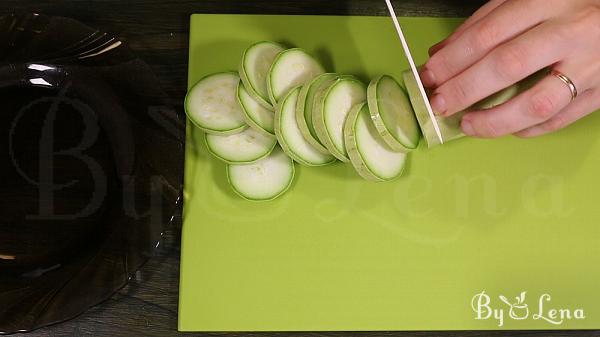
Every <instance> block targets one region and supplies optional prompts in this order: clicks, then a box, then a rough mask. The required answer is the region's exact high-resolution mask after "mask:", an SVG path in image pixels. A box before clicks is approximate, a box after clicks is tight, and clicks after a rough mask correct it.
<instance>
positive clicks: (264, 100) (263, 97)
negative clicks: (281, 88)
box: [239, 41, 285, 110]
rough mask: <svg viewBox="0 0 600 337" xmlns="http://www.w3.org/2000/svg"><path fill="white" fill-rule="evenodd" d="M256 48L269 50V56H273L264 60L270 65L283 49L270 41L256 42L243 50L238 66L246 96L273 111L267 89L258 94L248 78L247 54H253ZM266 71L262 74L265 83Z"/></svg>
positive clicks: (254, 85)
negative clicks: (248, 95)
mask: <svg viewBox="0 0 600 337" xmlns="http://www.w3.org/2000/svg"><path fill="white" fill-rule="evenodd" d="M257 48H263V49H265V48H271V50H272V53H269V54H274V56H273V57H272V58H270V57H267V58H266V61H267V63H271V64H272V63H273V61H274V60H275V58H276V57H277V55H278V54H279V53H280V52H282V51H284V50H285V48H284V47H283V46H282V45H280V44H279V43H275V42H271V41H259V42H256V43H254V44H252V45H250V46H249V47H248V48H246V49H245V50H244V53H243V54H242V60H241V62H240V66H239V74H240V78H241V80H242V83H243V84H244V87H245V88H246V90H247V91H248V94H250V96H252V97H253V98H254V99H255V100H256V101H257V102H258V103H260V105H262V106H263V107H264V108H265V109H269V110H273V105H272V104H271V102H270V101H269V93H268V91H267V88H266V87H265V88H264V92H262V93H261V92H259V91H260V90H259V88H257V84H255V83H252V82H253V81H251V80H250V77H249V76H248V65H247V64H246V61H247V58H248V57H249V54H250V53H252V52H255V51H256V49H257ZM268 71H269V69H267V70H266V71H265V73H264V74H263V76H264V78H265V81H266V79H267V76H268ZM265 85H266V83H265Z"/></svg>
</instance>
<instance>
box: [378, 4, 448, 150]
mask: <svg viewBox="0 0 600 337" xmlns="http://www.w3.org/2000/svg"><path fill="white" fill-rule="evenodd" d="M385 3H386V4H387V8H388V11H389V13H390V16H391V17H392V21H393V22H394V27H396V32H397V33H398V37H399V38H400V43H401V44H402V49H404V55H405V56H406V59H407V60H408V63H409V64H410V69H411V70H412V73H413V75H414V76H415V80H416V81H417V85H418V87H419V92H420V93H421V97H422V98H423V101H424V102H425V107H426V108H427V112H428V113H429V118H431V123H432V124H433V128H434V129H435V134H436V135H437V136H438V138H439V140H440V144H444V138H443V137H442V132H441V130H440V126H439V124H438V121H437V118H436V117H435V114H434V113H433V109H432V108H431V104H430V103H429V97H427V92H426V91H425V87H424V86H423V82H422V81H421V77H420V76H419V71H418V70H417V66H416V65H415V60H414V59H413V57H412V53H411V52H410V48H409V47H408V43H407V42H406V37H405V36H404V32H403V31H402V27H401V26H400V22H399V21H398V17H397V16H396V11H395V10H394V6H392V2H391V0H385Z"/></svg>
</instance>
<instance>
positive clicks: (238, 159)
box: [205, 128, 277, 164]
mask: <svg viewBox="0 0 600 337" xmlns="http://www.w3.org/2000/svg"><path fill="white" fill-rule="evenodd" d="M205 140H206V146H207V148H208V151H209V152H210V153H211V154H212V155H213V156H215V157H216V158H218V159H220V160H221V161H223V162H225V163H228V164H249V163H253V162H256V161H257V160H260V159H262V158H264V157H266V156H268V155H269V154H270V153H271V152H272V151H273V149H274V148H275V145H276V144H277V140H276V139H275V137H273V136H266V135H264V134H262V133H261V132H258V131H256V130H254V129H252V128H249V129H246V130H244V131H242V132H240V133H237V134H234V135H229V136H220V135H212V134H206V135H205Z"/></svg>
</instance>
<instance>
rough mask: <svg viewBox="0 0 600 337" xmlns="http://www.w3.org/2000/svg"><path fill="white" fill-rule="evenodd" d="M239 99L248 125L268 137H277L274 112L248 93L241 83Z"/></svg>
mask: <svg viewBox="0 0 600 337" xmlns="http://www.w3.org/2000/svg"><path fill="white" fill-rule="evenodd" d="M237 98H238V102H239V103H240V106H241V107H242V112H244V120H245V121H246V124H248V125H250V127H251V128H253V129H255V130H256V131H259V132H262V133H263V134H265V135H267V136H275V130H274V123H273V122H274V119H275V114H274V113H273V111H271V110H269V109H267V108H265V107H264V106H262V105H261V104H260V103H258V101H256V100H255V99H254V98H253V97H252V95H250V94H249V93H248V90H247V89H246V86H244V84H243V83H242V82H241V81H240V83H239V84H238V88H237Z"/></svg>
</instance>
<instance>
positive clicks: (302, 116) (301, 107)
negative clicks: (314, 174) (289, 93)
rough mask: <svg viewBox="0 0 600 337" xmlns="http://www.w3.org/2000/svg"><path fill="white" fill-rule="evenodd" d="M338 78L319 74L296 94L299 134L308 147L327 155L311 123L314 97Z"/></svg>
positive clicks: (327, 74)
mask: <svg viewBox="0 0 600 337" xmlns="http://www.w3.org/2000/svg"><path fill="white" fill-rule="evenodd" d="M338 77H339V75H337V74H332V73H325V74H321V75H319V76H317V77H315V78H314V79H313V80H312V81H310V82H308V83H306V84H304V85H303V86H302V90H300V93H299V94H298V105H297V106H296V121H297V122H298V127H299V128H300V132H301V133H302V135H303V136H304V138H305V139H306V140H307V141H308V143H309V144H310V145H312V146H313V147H314V148H315V149H317V150H319V151H320V152H322V153H324V154H329V150H327V148H326V147H325V146H324V145H323V144H321V142H320V141H319V137H318V136H317V132H316V131H315V127H314V126H313V123H312V115H313V108H314V102H315V96H316V94H317V93H318V92H319V91H320V90H323V88H327V87H329V86H330V85H331V84H333V82H335V80H336V79H337V78H338Z"/></svg>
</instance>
